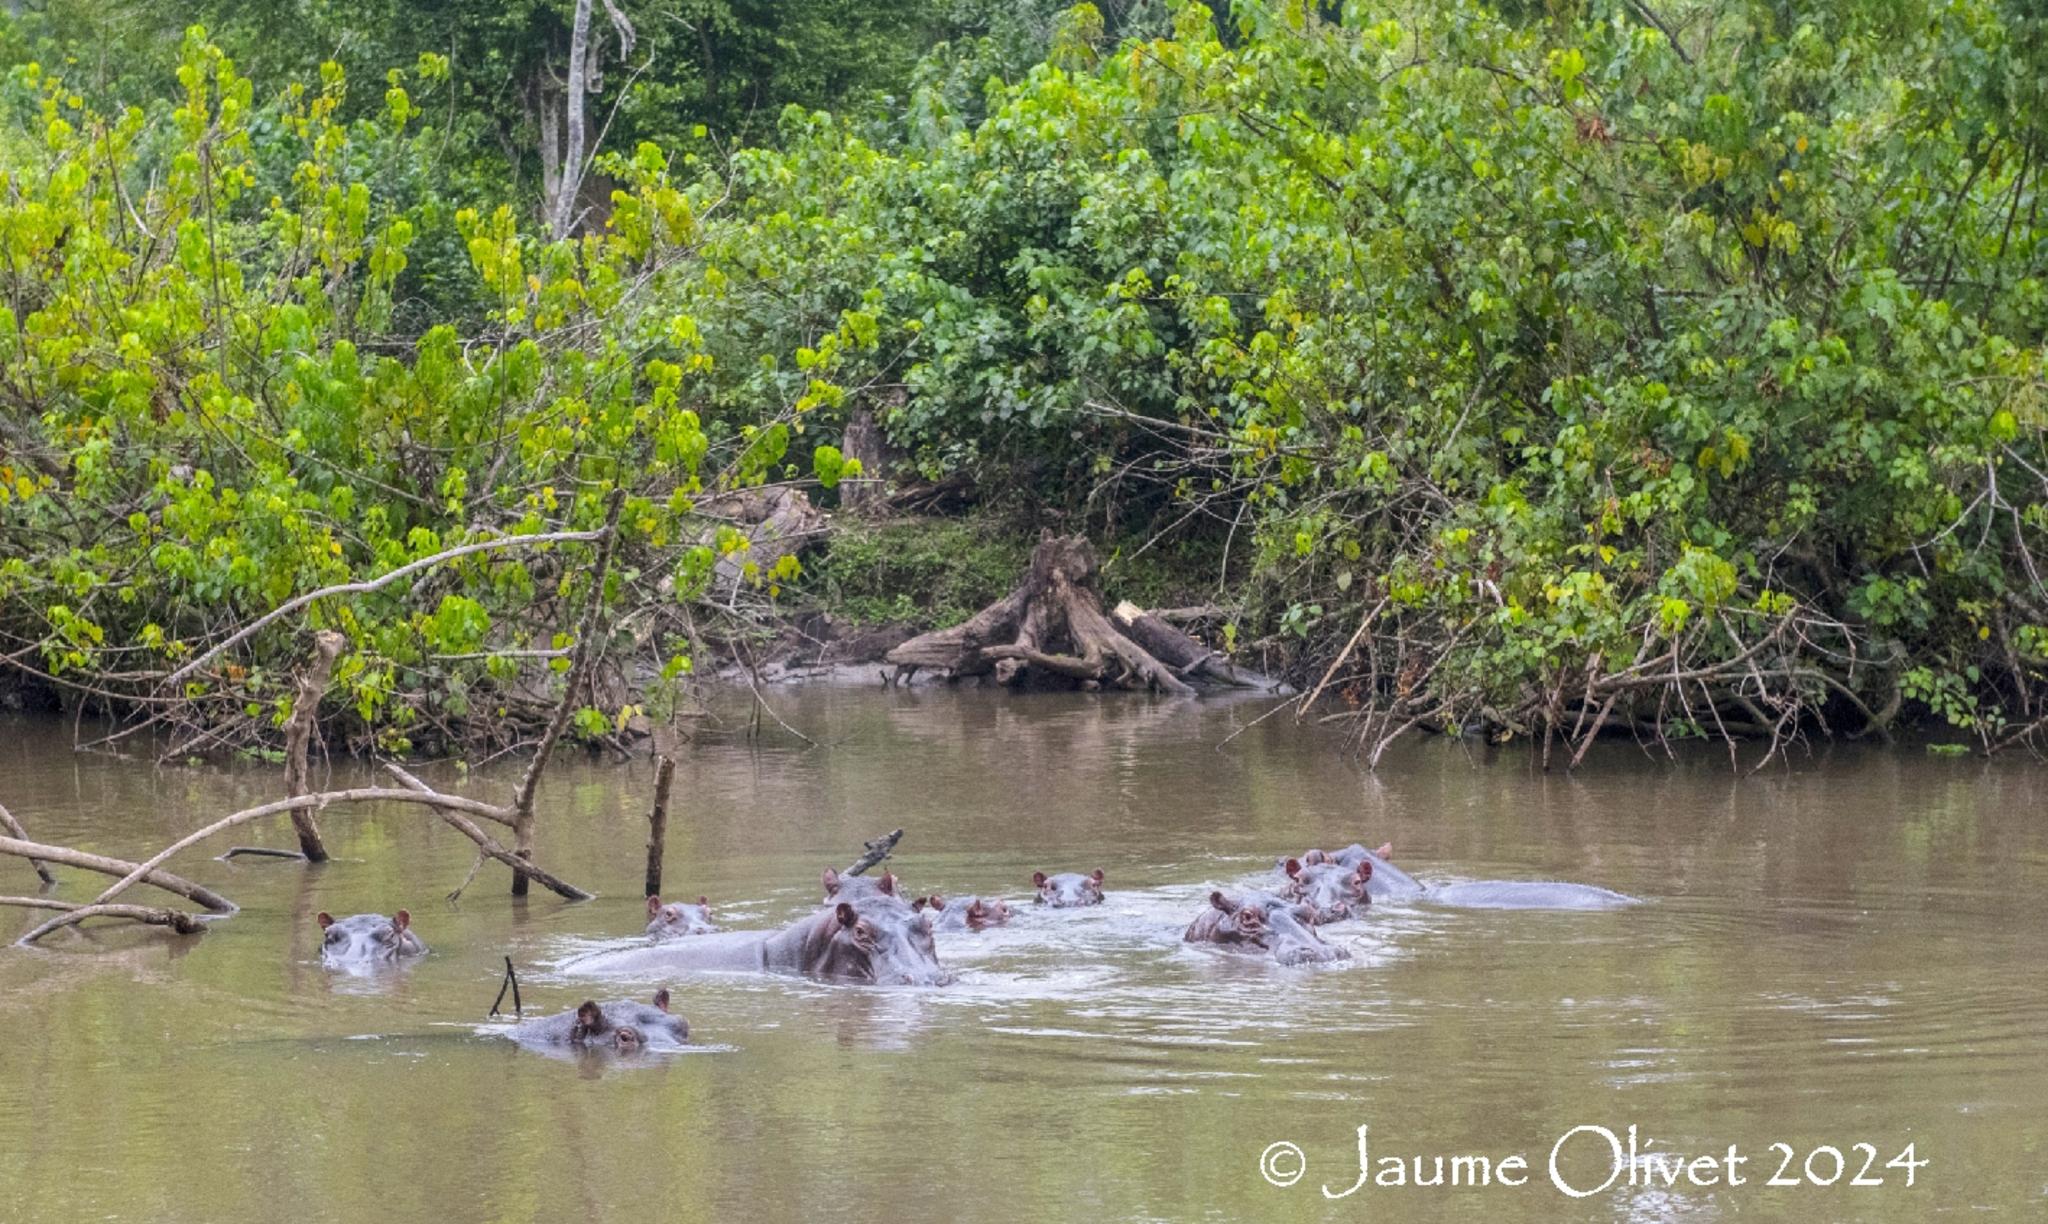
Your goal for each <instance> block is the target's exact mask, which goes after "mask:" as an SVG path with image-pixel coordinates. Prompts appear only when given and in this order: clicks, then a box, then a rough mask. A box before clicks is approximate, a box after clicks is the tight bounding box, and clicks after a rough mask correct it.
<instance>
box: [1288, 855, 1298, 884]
mask: <svg viewBox="0 0 2048 1224" xmlns="http://www.w3.org/2000/svg"><path fill="white" fill-rule="evenodd" d="M1300 874H1301V860H1300V859H1288V860H1287V878H1288V879H1290V880H1291V879H1293V878H1294V877H1295V876H1298V875H1300Z"/></svg>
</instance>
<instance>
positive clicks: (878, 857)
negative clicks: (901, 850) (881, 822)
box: [840, 829, 903, 876]
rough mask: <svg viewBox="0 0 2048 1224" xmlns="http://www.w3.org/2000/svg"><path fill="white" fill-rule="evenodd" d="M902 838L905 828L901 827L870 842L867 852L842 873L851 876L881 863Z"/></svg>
mask: <svg viewBox="0 0 2048 1224" xmlns="http://www.w3.org/2000/svg"><path fill="white" fill-rule="evenodd" d="M902 840H903V830H901V829H898V830H896V831H895V832H894V833H891V834H889V836H887V837H877V838H876V839H875V840H873V841H871V842H869V843H868V850H867V853H866V854H863V855H861V856H860V857H859V858H857V859H855V860H853V866H851V867H848V868H847V869H846V870H845V871H844V872H841V873H840V874H842V875H850V876H857V875H859V874H861V873H862V872H864V871H866V870H867V869H868V868H870V867H873V866H874V865H875V864H876V863H879V862H881V861H882V860H883V859H885V858H888V857H889V852H890V851H891V850H894V849H895V848H896V843H897V842H900V841H902Z"/></svg>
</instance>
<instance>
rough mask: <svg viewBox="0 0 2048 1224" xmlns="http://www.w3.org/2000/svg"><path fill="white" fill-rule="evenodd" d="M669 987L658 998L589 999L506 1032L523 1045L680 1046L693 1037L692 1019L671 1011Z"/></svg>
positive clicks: (632, 1048) (649, 1048)
mask: <svg viewBox="0 0 2048 1224" xmlns="http://www.w3.org/2000/svg"><path fill="white" fill-rule="evenodd" d="M668 1001H669V996H668V991H666V990H657V991H655V992H654V1002H653V1004H652V1005H651V1006H650V1005H649V1004H646V1003H636V1002H632V1001H630V1000H619V1001H616V1002H611V1003H598V1002H596V1001H595V1000H592V999H585V1000H584V1001H583V1004H582V1006H580V1007H578V1008H577V1009H576V1010H575V1011H570V1012H563V1013H562V1014H561V1015H559V1016H547V1017H543V1018H541V1019H537V1020H525V1021H521V1022H520V1023H518V1024H515V1025H513V1026H512V1027H511V1029H509V1030H507V1032H506V1033H505V1035H506V1036H507V1037H510V1038H511V1039H512V1040H514V1041H516V1042H518V1043H519V1044H521V1045H530V1046H578V1047H582V1048H584V1049H612V1050H619V1051H621V1052H625V1051H632V1050H663V1049H671V1050H672V1049H680V1048H681V1047H682V1045H683V1043H684V1042H685V1041H687V1040H689V1037H690V1022H689V1021H687V1020H685V1019H683V1018H682V1017H681V1016H675V1015H670V1014H669V1010H668Z"/></svg>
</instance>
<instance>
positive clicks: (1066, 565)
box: [887, 532, 1243, 696]
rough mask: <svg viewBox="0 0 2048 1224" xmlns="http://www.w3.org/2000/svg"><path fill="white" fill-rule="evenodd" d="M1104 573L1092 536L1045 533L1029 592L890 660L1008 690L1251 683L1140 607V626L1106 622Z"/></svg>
mask: <svg viewBox="0 0 2048 1224" xmlns="http://www.w3.org/2000/svg"><path fill="white" fill-rule="evenodd" d="M1098 573H1099V566H1098V565H1097V562H1096V559H1095V550H1094V549H1093V548H1091V547H1089V545H1088V541H1087V540H1086V539H1084V538H1083V537H1081V536H1055V535H1053V534H1052V533H1051V532H1046V533H1044V534H1043V535H1042V536H1041V537H1040V538H1039V542H1038V547H1036V548H1034V549H1033V550H1032V551H1031V569H1030V572H1028V573H1027V574H1026V575H1025V576H1024V582H1023V585H1021V586H1019V587H1018V588H1017V589H1016V590H1014V591H1011V592H1010V593H1009V594H1008V595H1005V596H1003V598H1001V599H999V600H997V601H996V602H995V603H992V604H990V605H989V606H988V607H986V608H983V609H982V610H981V611H980V612H978V613H976V614H975V616H974V617H973V618H972V619H970V620H968V621H967V622H966V623H965V624H961V625H955V626H954V627H952V628H951V629H940V630H938V631H936V632H933V633H927V634H924V635H923V636H921V637H915V638H912V639H911V640H910V641H908V642H905V643H904V644H903V645H901V646H898V647H897V648H896V649H894V650H892V651H890V652H889V654H888V656H887V657H888V661H889V662H891V663H894V664H896V665H897V666H898V667H899V668H902V669H903V673H902V674H903V675H904V676H905V677H906V678H907V677H908V676H909V675H910V674H912V673H914V672H916V670H917V669H919V668H933V669H937V670H942V671H945V672H946V673H947V674H948V675H949V676H952V677H956V678H957V677H960V676H974V675H982V674H985V673H990V672H993V673H994V675H995V677H996V680H997V681H998V682H1000V683H1003V684H1022V683H1024V682H1026V681H1050V682H1053V683H1057V684H1067V685H1075V686H1078V687H1081V688H1097V687H1099V686H1101V685H1105V684H1112V685H1117V686H1119V687H1122V688H1128V689H1141V688H1142V689H1153V690H1156V691H1158V692H1163V693H1171V694H1173V695H1175V696H1189V695H1192V694H1193V693H1194V692H1195V689H1194V687H1193V686H1192V685H1190V684H1189V683H1188V681H1187V679H1186V678H1185V677H1186V676H1188V675H1200V676H1202V677H1204V678H1207V679H1214V680H1217V681H1219V682H1223V683H1230V684H1236V683H1240V682H1243V681H1242V680H1241V678H1240V677H1239V676H1238V673H1236V672H1235V671H1234V670H1233V669H1230V668H1229V666H1228V665H1227V664H1223V663H1221V662H1220V660H1219V661H1217V663H1216V670H1215V671H1214V672H1211V671H1210V670H1209V668H1210V665H1211V659H1212V655H1213V652H1211V651H1210V650H1209V649H1208V648H1207V647H1205V646H1203V645H1202V644H1201V643H1200V642H1197V641H1195V640H1194V639H1193V638H1191V637H1189V636H1187V635H1186V634H1184V633H1182V632H1181V631H1180V630H1178V629H1175V628H1174V627H1173V626H1171V625H1169V624H1167V623H1166V622H1165V621H1163V620H1159V619H1158V618H1157V617H1147V616H1145V614H1144V613H1143V612H1142V611H1139V610H1138V609H1136V608H1132V612H1133V613H1134V616H1133V617H1132V622H1133V623H1125V622H1122V621H1117V620H1112V619H1111V618H1110V617H1108V616H1105V615H1104V614H1103V611H1102V597H1101V595H1100V594H1099V593H1098V592H1097V590H1096V580H1097V577H1098ZM1126 606H1129V605H1126ZM1120 610H1121V609H1120Z"/></svg>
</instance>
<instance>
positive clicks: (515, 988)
mask: <svg viewBox="0 0 2048 1224" xmlns="http://www.w3.org/2000/svg"><path fill="white" fill-rule="evenodd" d="M508 986H509V987H511V988H512V1015H513V1016H514V1018H524V1017H525V1015H526V1008H525V1007H524V1006H522V1005H521V1004H520V1002H519V971H518V970H517V969H514V968H513V967H512V958H511V957H509V956H508V957H506V958H505V977H504V979H503V980H502V981H500V982H499V983H498V997H497V998H495V999H492V1000H491V1010H490V1014H491V1015H493V1016H495V1015H497V1014H498V1005H499V1004H500V1003H503V1002H504V1001H505V988H506V987H508Z"/></svg>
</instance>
